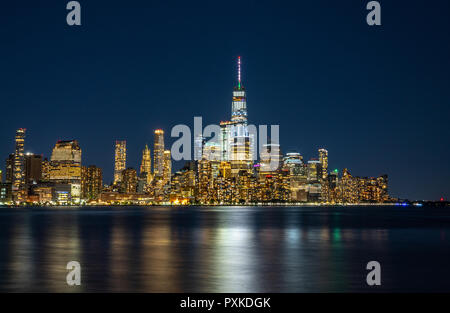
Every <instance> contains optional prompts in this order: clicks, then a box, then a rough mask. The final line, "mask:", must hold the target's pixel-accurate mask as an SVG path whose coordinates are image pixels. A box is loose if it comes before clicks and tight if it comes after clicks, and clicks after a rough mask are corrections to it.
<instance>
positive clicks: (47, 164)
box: [41, 158, 50, 182]
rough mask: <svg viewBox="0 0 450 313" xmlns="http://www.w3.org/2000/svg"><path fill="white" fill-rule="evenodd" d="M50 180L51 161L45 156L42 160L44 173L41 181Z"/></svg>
mask: <svg viewBox="0 0 450 313" xmlns="http://www.w3.org/2000/svg"><path fill="white" fill-rule="evenodd" d="M49 180H50V162H49V161H48V160H47V158H45V159H44V160H43V161H42V175H41V181H43V182H47V181H49Z"/></svg>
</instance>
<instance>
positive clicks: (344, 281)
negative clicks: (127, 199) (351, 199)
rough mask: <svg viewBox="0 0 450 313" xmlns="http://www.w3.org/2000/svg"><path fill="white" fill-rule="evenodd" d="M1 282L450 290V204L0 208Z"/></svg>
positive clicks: (137, 287) (25, 288) (112, 287)
mask: <svg viewBox="0 0 450 313" xmlns="http://www.w3.org/2000/svg"><path fill="white" fill-rule="evenodd" d="M72 260H75V261H78V262H80V264H81V271H82V281H81V283H82V284H81V286H77V287H69V286H68V285H67V283H66V275H67V273H68V270H67V269H66V264H67V263H68V262H69V261H72ZM372 260H376V261H378V262H380V264H381V276H382V285H381V286H378V287H369V286H368V285H367V284H366V275H367V273H368V272H369V271H368V270H366V264H367V263H368V262H369V261H372ZM0 291H2V292H86V291H87V292H373V291H375V292H379V291H384V292H409V291H444V292H445V291H446V292H449V291H450V210H449V209H436V208H426V207H422V208H416V207H394V206H391V207H388V206H385V207H193V206H191V207H113V208H111V207H86V208H37V207H36V208H0Z"/></svg>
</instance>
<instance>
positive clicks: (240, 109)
mask: <svg viewBox="0 0 450 313" xmlns="http://www.w3.org/2000/svg"><path fill="white" fill-rule="evenodd" d="M237 65H238V84H237V86H236V87H234V90H233V100H232V103H231V121H225V122H220V128H221V132H220V146H221V151H222V160H223V161H229V162H230V163H231V175H232V176H236V175H238V174H239V172H241V171H245V172H248V173H251V172H252V170H253V169H252V167H253V160H252V142H253V138H252V136H251V135H249V131H248V125H247V96H246V92H245V88H244V87H243V85H242V80H241V57H238V60H237Z"/></svg>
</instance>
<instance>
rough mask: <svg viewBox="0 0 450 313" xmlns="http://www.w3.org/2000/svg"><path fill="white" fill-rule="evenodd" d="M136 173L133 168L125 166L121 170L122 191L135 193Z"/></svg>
mask: <svg viewBox="0 0 450 313" xmlns="http://www.w3.org/2000/svg"><path fill="white" fill-rule="evenodd" d="M136 190H137V174H136V170H135V169H134V168H131V167H129V168H127V169H126V170H123V171H122V191H123V192H124V193H136Z"/></svg>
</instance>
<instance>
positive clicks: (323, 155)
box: [319, 149, 328, 180]
mask: <svg viewBox="0 0 450 313" xmlns="http://www.w3.org/2000/svg"><path fill="white" fill-rule="evenodd" d="M319 162H320V165H321V167H322V173H321V178H322V179H323V180H326V179H327V176H328V151H327V150H325V149H319Z"/></svg>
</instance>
